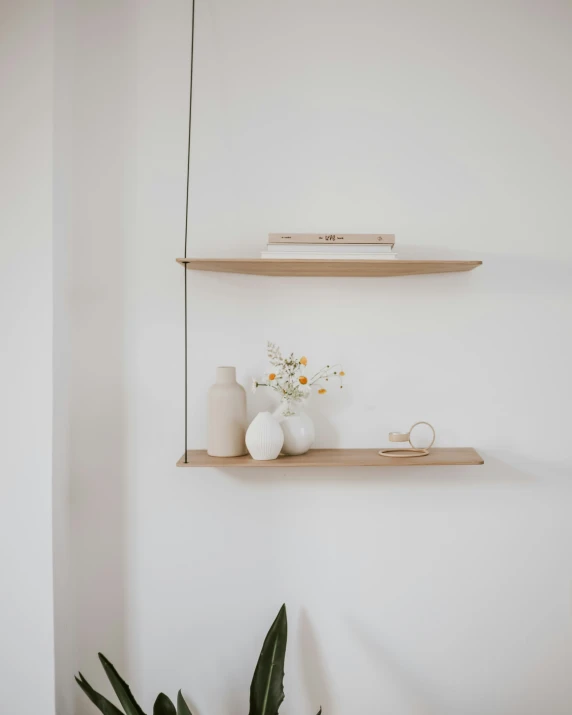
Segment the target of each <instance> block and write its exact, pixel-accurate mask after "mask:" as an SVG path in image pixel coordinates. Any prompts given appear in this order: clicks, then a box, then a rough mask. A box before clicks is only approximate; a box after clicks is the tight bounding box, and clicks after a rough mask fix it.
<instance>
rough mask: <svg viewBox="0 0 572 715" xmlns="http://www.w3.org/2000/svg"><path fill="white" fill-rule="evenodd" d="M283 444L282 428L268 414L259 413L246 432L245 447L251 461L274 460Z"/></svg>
mask: <svg viewBox="0 0 572 715" xmlns="http://www.w3.org/2000/svg"><path fill="white" fill-rule="evenodd" d="M283 444H284V433H283V432H282V427H280V425H279V424H278V422H277V420H275V419H274V417H273V416H272V415H271V414H270V412H259V413H258V414H257V415H256V417H255V418H254V419H253V420H252V422H251V423H250V427H249V428H248V430H247V431H246V446H247V447H248V451H249V452H250V455H251V457H252V459H256V460H261V461H267V460H270V459H276V457H278V455H279V454H280V450H281V449H282V445H283Z"/></svg>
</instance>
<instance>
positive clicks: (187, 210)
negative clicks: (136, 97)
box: [183, 0, 195, 464]
mask: <svg viewBox="0 0 572 715" xmlns="http://www.w3.org/2000/svg"><path fill="white" fill-rule="evenodd" d="M194 58H195V0H193V10H192V15H191V73H190V81H189V134H188V140H187V196H186V201H185V258H186V257H187V239H188V234H189V179H190V174H191V127H192V118H193V67H194ZM183 268H184V271H185V464H187V447H188V445H187V431H188V422H189V381H188V377H189V375H188V372H189V366H188V352H189V337H188V335H189V330H188V326H187V273H188V271H187V266H186V264H185V265H184V266H183Z"/></svg>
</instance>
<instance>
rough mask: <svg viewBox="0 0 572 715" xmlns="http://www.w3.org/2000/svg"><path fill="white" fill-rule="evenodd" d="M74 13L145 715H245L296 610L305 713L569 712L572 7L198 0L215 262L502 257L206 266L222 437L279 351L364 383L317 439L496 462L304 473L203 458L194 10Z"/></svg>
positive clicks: (78, 171) (110, 647)
mask: <svg viewBox="0 0 572 715" xmlns="http://www.w3.org/2000/svg"><path fill="white" fill-rule="evenodd" d="M77 5H78V14H77V18H76V21H75V25H74V28H75V29H74V32H75V45H76V50H75V53H74V55H73V73H74V77H75V79H74V85H73V86H74V95H73V108H72V110H71V112H72V116H73V121H74V126H73V135H72V139H71V140H72V142H73V149H74V151H73V170H74V177H75V181H74V182H73V199H72V202H71V205H72V207H73V236H74V245H73V251H72V256H71V275H72V284H73V285H72V294H71V295H72V302H71V311H72V315H71V321H72V371H73V374H72V432H71V442H72V446H71V474H72V479H73V497H74V498H73V514H72V526H73V532H72V533H73V547H74V553H75V555H74V573H75V589H76V609H77V620H76V628H77V634H78V640H77V664H76V667H77V668H81V669H82V671H83V672H84V673H85V675H86V677H88V679H91V680H93V681H94V683H95V684H97V685H98V686H100V687H104V680H103V678H102V677H101V674H100V669H99V666H98V663H97V659H96V652H97V651H98V650H101V651H103V652H104V653H106V654H107V656H108V657H109V658H110V659H111V660H112V661H114V662H116V664H117V665H118V666H119V667H120V668H121V669H122V670H123V671H124V672H125V673H126V674H127V675H128V677H129V679H130V681H131V682H132V685H133V687H134V689H135V691H136V693H138V694H139V695H140V698H141V701H142V704H143V706H144V708H146V709H147V711H148V710H150V709H151V703H152V700H153V699H154V697H155V696H156V694H157V693H158V692H159V690H165V691H167V692H169V693H170V694H171V695H174V694H175V692H176V689H177V688H179V687H183V689H184V691H185V692H186V693H187V694H188V695H189V696H190V701H191V702H192V703H193V705H194V708H193V712H196V713H198V715H206V714H207V713H208V715H239V714H241V713H244V712H246V708H247V700H248V686H249V682H250V677H251V674H252V671H253V668H254V665H255V662H256V658H257V655H258V651H259V648H260V645H261V642H262V638H263V636H264V634H265V632H266V629H267V627H268V626H269V624H270V622H271V620H272V618H273V617H274V615H275V613H276V611H277V610H278V607H279V606H280V604H281V603H282V602H283V601H286V602H287V604H288V609H289V617H290V641H289V651H288V663H287V674H286V677H287V680H286V692H287V696H286V702H285V704H284V706H283V708H282V709H281V712H282V713H284V715H293V714H294V713H302V712H303V713H314V712H316V711H317V707H318V705H320V704H321V705H323V706H324V713H325V715H347V713H353V712H375V713H391V714H392V715H418V714H421V713H423V714H425V715H428V714H431V715H461V714H462V715H473V714H474V715H481V714H482V713H487V715H512V714H514V715H516V713H518V715H537V713H539V712H546V713H550V714H551V715H565V714H566V715H567V714H568V713H569V712H570V710H571V707H572V686H571V684H570V683H571V682H572V681H571V680H570V672H572V670H571V669H572V623H571V600H570V599H571V585H572V583H571V572H570V563H571V557H572V520H571V519H570V507H569V504H570V499H571V497H572V484H571V481H570V477H571V476H572V469H571V464H572V462H571V460H570V456H569V440H568V439H567V438H568V431H569V430H568V429H567V428H568V426H569V409H568V403H569V399H570V397H571V396H572V394H571V393H572V389H571V387H572V385H571V380H570V371H569V365H570V360H571V358H572V345H571V341H570V331H569V325H570V320H571V318H572V301H571V298H572V296H571V282H570V269H571V260H572V253H571V249H570V241H569V234H570V216H569V207H568V204H569V187H570V182H571V179H572V175H571V174H572V171H571V167H572V145H571V143H570V141H569V134H570V126H571V125H572V101H571V98H570V93H569V84H570V73H571V69H572V57H571V46H570V42H569V36H570V31H571V29H572V12H571V10H572V8H571V6H570V4H569V3H567V2H558V1H554V0H553V1H552V2H542V3H541V2H520V3H517V2H509V1H507V0H504V1H502V2H497V3H458V2H450V1H449V2H448V1H446V0H436V1H435V2H432V3H426V2H423V1H422V0H410V1H408V2H397V1H396V0H392V1H386V2H379V1H376V2H374V1H373V0H353V2H349V0H344V1H343V2H337V3H330V2H325V1H324V0H313V1H312V2H310V3H308V2H301V0H295V1H294V2H290V3H277V2H272V3H269V2H264V0H243V1H242V2H240V3H236V2H232V0H209V1H208V2H207V1H206V0H205V1H203V2H200V1H199V2H198V3H197V31H196V33H197V34H196V56H195V59H196V85H195V100H196V104H195V110H196V114H195V123H194V130H193V131H194V144H193V167H192V171H193V174H192V181H191V184H192V186H191V208H190V226H191V238H190V253H191V254H195V255H200V256H209V255H221V256H235V255H256V253H257V252H258V251H259V250H260V248H261V246H262V244H263V243H264V238H265V235H266V234H267V232H268V231H273V230H286V229H287V230H291V231H296V230H325V229H328V230H332V231H335V230H350V229H351V230H354V231H376V230H384V231H394V232H395V233H396V234H397V237H398V248H399V249H400V251H402V253H403V254H404V255H405V254H406V253H407V252H410V253H412V254H416V255H417V254H418V255H429V256H437V255H443V256H446V257H457V256H458V257H467V258H468V257H479V258H482V259H483V261H484V266H483V267H482V268H480V269H478V270H477V271H475V272H473V273H471V274H457V275H446V276H431V277H418V278H415V277H406V278H398V279H391V280H354V279H346V280H339V279H322V280H312V279H297V278H289V279H267V278H263V277H260V278H256V277H252V276H224V275H221V274H191V275H190V276H189V310H190V319H189V329H190V353H189V370H190V426H189V442H190V446H191V447H203V446H204V445H205V437H206V433H205V419H204V415H205V401H206V390H207V387H208V385H209V384H210V383H211V382H212V380H213V378H214V368H215V366H216V365H218V364H235V365H237V367H238V372H239V376H240V378H241V379H242V380H243V381H244V382H245V383H246V382H248V381H249V379H250V376H252V375H258V374H260V373H261V372H262V371H263V370H264V369H265V367H266V361H265V354H264V352H265V341H266V340H267V339H271V340H274V341H276V342H278V343H280V344H281V345H282V346H283V347H284V348H285V349H289V350H294V351H297V352H303V353H304V354H306V355H307V356H308V357H309V359H310V360H311V363H312V364H314V365H321V364H322V363H324V362H328V361H332V360H337V361H341V362H343V364H344V366H345V370H346V372H347V383H346V389H345V390H344V394H343V396H342V395H331V396H328V397H327V398H324V400H323V401H318V400H316V401H315V403H314V404H313V405H312V414H313V416H314V418H315V420H316V423H317V425H318V432H319V436H318V441H317V444H318V446H326V445H328V446H340V447H344V446H346V447H349V446H355V447H360V446H363V447H370V446H376V445H380V446H382V445H384V444H385V443H386V435H387V432H388V431H389V430H394V429H406V428H407V427H408V426H409V425H410V424H412V423H413V422H415V421H416V420H419V419H427V420H430V421H431V422H432V423H433V424H434V425H435V426H436V428H437V432H438V443H439V444H440V445H441V446H453V445H472V446H474V447H476V448H478V449H479V451H481V453H482V454H483V455H484V457H485V461H486V464H485V466H484V467H482V468H458V469H457V468H449V469H439V468H431V469H425V470H416V469H414V468H412V469H394V470H383V473H382V472H381V471H378V470H375V469H361V470H347V471H343V470H299V471H297V472H296V473H295V474H294V473H293V472H288V473H283V474H282V473H280V472H277V471H272V472H268V473H265V472H264V471H260V470H253V471H252V473H250V472H248V471H243V472H240V473H238V472H232V471H230V470H229V471H224V470H220V471H215V470H202V471H199V470H197V471H193V472H191V471H189V470H177V469H176V468H175V467H174V463H175V461H176V459H177V458H178V457H179V456H180V455H181V453H182V449H183V434H182V424H183V395H182V390H183V382H182V380H183V362H182V355H183V352H182V351H183V306H182V290H183V285H182V282H183V276H182V270H181V269H180V267H179V266H177V265H176V264H175V262H174V258H175V257H176V256H178V255H181V253H182V250H183V220H184V179H185V161H186V158H185V141H186V106H187V97H186V91H187V78H188V60H189V18H190V8H189V3H188V2H187V0H168V1H167V2H162V3H146V2H143V0H129V1H127V0H125V1H124V2H122V3H117V2H111V1H109V2H108V1H106V2H101V0H97V1H95V0H81V2H78V3H77ZM269 403H270V398H269V397H268V396H258V397H257V398H256V400H255V399H254V398H253V397H251V398H250V408H251V411H252V413H253V414H254V412H255V411H256V410H257V409H262V408H263V407H264V406H265V405H266V404H269ZM77 702H78V704H77V710H76V712H77V713H82V712H86V713H87V712H90V710H89V708H88V706H87V704H85V703H84V700H83V699H82V696H81V694H78V701H77ZM312 708H313V709H312Z"/></svg>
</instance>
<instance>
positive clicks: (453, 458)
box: [177, 447, 484, 469]
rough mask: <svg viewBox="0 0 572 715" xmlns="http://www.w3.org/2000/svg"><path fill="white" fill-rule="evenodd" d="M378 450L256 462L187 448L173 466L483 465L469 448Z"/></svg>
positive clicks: (317, 452) (328, 451)
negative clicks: (398, 454)
mask: <svg viewBox="0 0 572 715" xmlns="http://www.w3.org/2000/svg"><path fill="white" fill-rule="evenodd" d="M378 451H379V450H378V449H311V450H310V451H309V452H307V453H306V454H301V455H297V456H295V457H285V456H280V457H278V459H275V460H273V461H271V462H258V461H256V460H254V459H252V457H250V456H249V455H246V456H244V457H209V456H208V454H207V453H206V450H204V449H190V450H188V452H187V463H186V464H185V458H184V455H183V456H182V457H181V459H179V461H178V462H177V467H266V468H270V469H287V468H291V467H430V466H441V467H447V466H455V465H457V466H461V465H478V464H484V461H483V459H482V457H481V456H480V455H479V454H478V453H477V452H476V451H475V450H474V449H473V448H472V447H454V448H447V447H434V448H433V449H431V450H430V451H429V454H428V455H427V456H426V457H411V458H407V459H392V458H391V457H382V456H380V455H379V454H378Z"/></svg>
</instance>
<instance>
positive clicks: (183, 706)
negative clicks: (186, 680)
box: [177, 690, 193, 715]
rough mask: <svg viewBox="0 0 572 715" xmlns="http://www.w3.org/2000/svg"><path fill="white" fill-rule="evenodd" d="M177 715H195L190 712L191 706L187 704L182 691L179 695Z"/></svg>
mask: <svg viewBox="0 0 572 715" xmlns="http://www.w3.org/2000/svg"><path fill="white" fill-rule="evenodd" d="M177 715H193V714H192V713H191V711H190V710H189V706H188V705H187V703H186V702H185V698H184V697H183V693H182V692H181V691H180V690H179V693H178V695H177Z"/></svg>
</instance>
